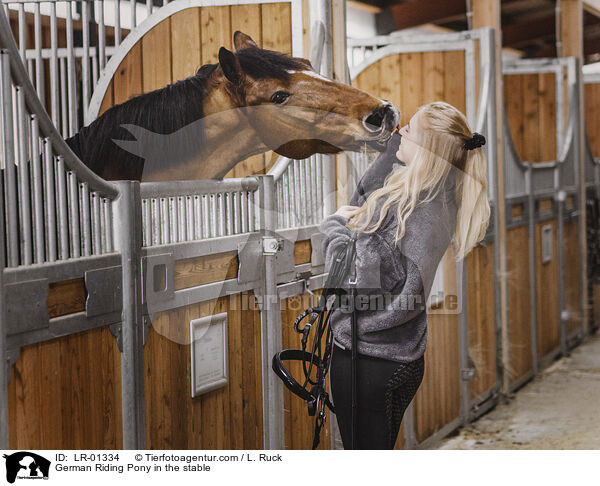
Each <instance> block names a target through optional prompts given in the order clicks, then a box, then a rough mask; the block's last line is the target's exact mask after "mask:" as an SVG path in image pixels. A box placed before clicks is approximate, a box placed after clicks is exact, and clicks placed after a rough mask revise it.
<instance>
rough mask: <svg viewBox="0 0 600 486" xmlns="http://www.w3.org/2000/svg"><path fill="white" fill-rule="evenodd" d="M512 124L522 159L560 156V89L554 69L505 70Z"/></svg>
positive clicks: (541, 159)
mask: <svg viewBox="0 0 600 486" xmlns="http://www.w3.org/2000/svg"><path fill="white" fill-rule="evenodd" d="M504 100H505V104H506V116H507V118H508V126H509V127H510V132H511V135H512V137H513V141H514V143H515V149H516V150H517V153H518V154H519V156H520V157H521V160H524V161H527V162H543V161H548V160H554V159H555V158H556V90H555V76H554V74H553V73H539V74H505V75H504Z"/></svg>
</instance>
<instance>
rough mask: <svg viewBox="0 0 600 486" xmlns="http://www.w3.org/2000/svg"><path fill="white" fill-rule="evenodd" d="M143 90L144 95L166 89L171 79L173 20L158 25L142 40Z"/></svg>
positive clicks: (168, 19) (166, 20)
mask: <svg viewBox="0 0 600 486" xmlns="http://www.w3.org/2000/svg"><path fill="white" fill-rule="evenodd" d="M142 58H143V59H146V61H145V62H143V63H142V89H143V91H144V93H148V92H149V91H153V90H155V89H159V88H164V87H165V86H166V85H168V84H170V83H171V82H172V81H173V79H172V78H171V72H172V67H171V19H170V18H167V19H165V20H163V21H162V22H161V23H160V24H158V25H156V26H155V27H154V28H153V29H152V30H150V31H149V32H148V33H147V34H146V35H145V36H144V37H143V38H142Z"/></svg>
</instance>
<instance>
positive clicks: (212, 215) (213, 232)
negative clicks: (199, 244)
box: [208, 194, 217, 238]
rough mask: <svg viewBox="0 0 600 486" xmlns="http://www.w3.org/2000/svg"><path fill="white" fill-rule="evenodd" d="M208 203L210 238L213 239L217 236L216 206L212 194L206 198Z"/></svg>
mask: <svg viewBox="0 0 600 486" xmlns="http://www.w3.org/2000/svg"><path fill="white" fill-rule="evenodd" d="M208 202H209V205H210V206H209V207H210V228H209V229H210V238H214V237H215V236H217V209H216V206H217V205H216V201H215V195H214V194H210V195H209V196H208Z"/></svg>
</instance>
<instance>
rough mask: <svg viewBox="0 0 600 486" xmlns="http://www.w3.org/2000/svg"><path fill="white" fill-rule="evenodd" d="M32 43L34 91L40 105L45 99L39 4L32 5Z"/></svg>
mask: <svg viewBox="0 0 600 486" xmlns="http://www.w3.org/2000/svg"><path fill="white" fill-rule="evenodd" d="M33 23H34V32H35V33H34V43H35V89H36V91H37V94H38V97H39V98H40V100H42V103H44V106H45V102H44V100H45V99H46V96H45V92H44V64H43V62H42V16H41V13H40V4H39V3H35V4H34V20H33Z"/></svg>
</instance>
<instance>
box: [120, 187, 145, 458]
mask: <svg viewBox="0 0 600 486" xmlns="http://www.w3.org/2000/svg"><path fill="white" fill-rule="evenodd" d="M116 184H117V186H118V189H119V197H118V198H117V200H116V208H115V230H116V235H115V236H116V244H117V250H118V251H119V253H120V254H121V265H122V268H123V272H122V275H123V281H122V287H123V312H122V325H121V343H122V353H121V402H122V407H121V409H122V413H123V419H122V423H123V449H145V448H146V437H145V432H146V424H145V406H144V326H143V321H142V302H141V294H142V291H141V278H140V275H141V258H142V228H141V225H142V214H141V206H140V201H141V196H140V184H139V182H137V181H125V182H117V183H116Z"/></svg>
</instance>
